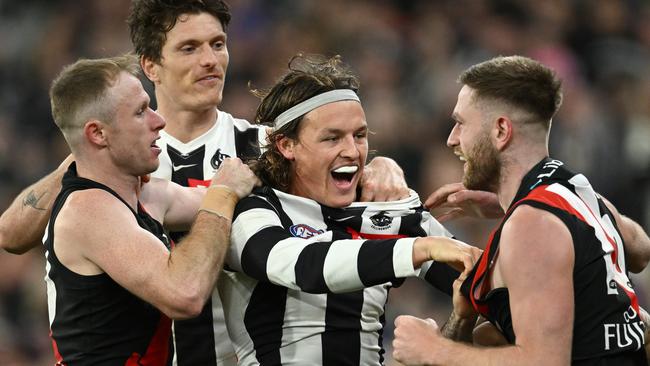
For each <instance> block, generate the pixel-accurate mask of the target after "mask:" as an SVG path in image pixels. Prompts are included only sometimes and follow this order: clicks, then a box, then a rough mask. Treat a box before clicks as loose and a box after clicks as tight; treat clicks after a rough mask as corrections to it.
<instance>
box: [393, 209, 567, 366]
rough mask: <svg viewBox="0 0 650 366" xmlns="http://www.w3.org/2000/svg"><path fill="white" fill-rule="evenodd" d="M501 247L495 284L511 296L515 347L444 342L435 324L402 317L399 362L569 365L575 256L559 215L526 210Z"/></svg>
mask: <svg viewBox="0 0 650 366" xmlns="http://www.w3.org/2000/svg"><path fill="white" fill-rule="evenodd" d="M533 223H534V224H533ZM500 248H501V249H500V254H499V257H498V259H497V267H498V268H497V269H496V271H498V273H497V274H495V277H498V278H496V279H495V283H494V284H493V285H496V286H505V287H507V288H508V290H509V292H510V299H511V303H510V308H511V310H512V321H513V327H514V331H515V334H517V343H516V344H515V345H511V346H505V347H498V348H477V347H473V346H470V345H467V344H464V343H458V342H454V341H452V340H449V339H447V338H445V337H443V336H442V334H441V332H440V329H439V328H438V326H437V324H436V323H435V322H434V321H432V320H428V321H424V320H421V319H417V318H413V317H399V318H398V319H397V320H396V322H395V324H396V329H395V340H394V341H393V347H394V351H393V356H394V357H395V358H396V359H397V360H398V361H400V362H402V363H403V364H405V365H434V364H436V365H437V364H442V365H506V366H507V365H568V364H569V363H570V362H571V361H570V360H571V358H570V357H571V336H572V327H573V316H572V314H573V284H572V271H573V256H574V254H573V246H572V242H571V236H570V234H569V231H568V229H567V228H566V227H565V226H564V225H563V224H562V223H561V221H560V220H559V219H557V218H556V217H555V216H553V215H551V214H549V213H545V212H542V211H540V210H537V209H534V208H532V207H527V206H522V207H519V208H517V210H516V211H515V212H514V213H513V214H512V216H511V217H510V219H509V220H508V224H506V225H505V226H504V229H503V231H502V237H501V245H500ZM549 253H552V255H549ZM496 271H495V273H496Z"/></svg>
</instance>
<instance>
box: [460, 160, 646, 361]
mask: <svg viewBox="0 0 650 366" xmlns="http://www.w3.org/2000/svg"><path fill="white" fill-rule="evenodd" d="M519 205H530V206H533V207H535V208H538V209H540V210H545V211H548V212H550V213H552V214H553V215H555V216H557V217H558V218H559V219H560V220H562V222H563V223H564V224H565V225H566V227H567V228H568V229H569V231H570V233H571V236H572V238H573V246H574V252H575V263H574V269H573V286H574V298H575V310H574V311H575V314H574V315H575V318H574V325H573V345H572V352H571V354H572V363H573V364H574V365H583V364H584V365H617V366H624V365H647V361H646V360H645V352H644V350H643V343H644V329H645V325H644V324H643V322H642V321H641V319H640V318H639V304H638V301H637V297H636V294H635V293H634V290H633V287H632V283H631V281H630V280H629V278H628V276H627V271H626V269H625V253H624V252H623V240H622V239H621V235H620V232H619V230H618V228H617V226H616V222H615V221H614V219H613V216H612V214H611V212H610V211H609V210H608V209H607V207H606V206H605V204H604V203H603V201H602V200H601V199H600V198H599V197H598V195H597V194H596V193H595V192H594V191H593V189H592V188H591V185H590V184H589V182H588V181H587V179H586V178H585V177H584V176H583V175H581V174H577V175H576V174H574V173H572V172H570V171H569V170H567V169H566V168H565V167H564V164H563V163H562V162H561V161H558V160H552V159H549V158H546V159H544V160H542V161H541V162H540V163H538V164H537V165H536V166H535V167H534V168H533V169H532V170H531V171H530V172H528V173H527V174H526V176H524V178H523V180H522V184H521V186H520V187H519V191H518V192H517V195H516V196H515V198H514V200H513V203H512V204H511V206H510V208H509V209H508V211H507V212H506V215H505V217H504V218H503V220H502V222H501V224H500V225H499V227H498V228H497V229H496V230H495V231H494V232H493V233H492V235H491V236H490V239H489V242H488V246H487V247H486V249H485V252H484V253H483V255H482V257H481V258H480V260H479V262H478V263H477V265H476V266H475V267H474V269H473V271H472V272H471V273H470V275H469V277H468V278H467V280H466V281H465V282H464V283H463V286H462V291H463V293H464V294H465V296H466V297H467V298H468V299H471V301H472V303H473V305H474V307H475V308H476V310H477V311H479V312H480V313H481V314H482V315H483V316H485V317H486V318H487V319H488V320H490V322H492V323H493V324H495V325H496V326H497V327H498V328H499V329H500V330H501V332H502V333H503V334H504V335H505V337H506V339H507V340H508V341H509V342H510V343H514V342H515V337H516V335H515V334H514V332H513V328H512V319H511V312H510V308H509V294H508V290H507V289H506V288H497V289H492V290H490V291H488V292H486V291H485V290H483V287H482V284H483V283H488V281H489V279H488V276H489V272H490V266H491V263H492V260H493V259H494V258H495V255H496V253H497V252H498V248H499V240H500V235H501V230H502V229H503V225H504V224H505V222H506V221H507V220H508V218H509V217H510V215H511V214H512V212H513V211H514V210H515V209H516V208H517V207H518V206H519ZM531 225H534V223H531Z"/></svg>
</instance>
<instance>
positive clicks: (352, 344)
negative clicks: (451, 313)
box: [218, 187, 458, 366]
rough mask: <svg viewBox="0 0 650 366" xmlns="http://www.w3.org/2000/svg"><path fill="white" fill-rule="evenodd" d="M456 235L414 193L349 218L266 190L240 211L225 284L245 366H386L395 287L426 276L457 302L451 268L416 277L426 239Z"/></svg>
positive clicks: (359, 208) (231, 327)
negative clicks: (416, 245) (419, 245)
mask: <svg viewBox="0 0 650 366" xmlns="http://www.w3.org/2000/svg"><path fill="white" fill-rule="evenodd" d="M428 235H437V236H451V235H450V234H449V233H448V232H447V230H445V228H444V227H443V226H442V225H440V223H438V222H437V221H436V220H435V219H433V217H431V215H430V214H429V213H428V212H427V211H426V210H424V209H423V208H422V204H421V202H420V200H419V197H418V196H417V194H415V192H412V194H411V196H410V197H409V198H407V199H404V200H401V201H396V202H377V203H354V204H352V205H351V206H349V207H347V208H343V209H334V208H330V207H326V206H322V205H320V204H319V203H317V202H316V201H313V200H311V199H307V198H303V197H298V196H294V195H290V194H286V193H283V192H280V191H277V190H274V189H271V188H269V187H263V188H260V189H257V190H255V191H254V193H253V194H252V195H251V196H249V197H247V198H244V199H243V200H241V201H240V202H239V204H238V205H237V209H236V211H235V218H234V221H233V225H232V234H231V247H230V249H229V253H228V257H227V259H226V265H227V270H226V271H225V272H226V273H225V275H224V276H222V277H221V278H220V279H219V281H218V287H219V291H220V293H221V298H222V300H223V301H224V303H223V305H224V310H225V314H226V322H227V325H228V332H229V334H230V337H231V340H232V341H233V344H234V346H235V350H236V352H237V356H238V359H239V365H242V366H248V365H265V366H266V365H337V366H341V365H355V366H358V365H381V364H383V354H384V350H383V346H382V332H383V327H384V306H385V304H386V301H387V297H388V291H389V289H390V288H391V287H394V286H396V285H399V284H401V282H402V281H403V278H405V277H408V276H418V275H419V276H420V277H421V278H424V279H426V280H428V281H429V282H432V283H433V284H434V286H436V287H437V288H439V289H440V290H442V291H444V292H446V293H447V294H451V291H452V288H451V286H452V283H453V281H454V279H455V278H456V277H457V275H458V273H457V272H455V271H454V270H452V269H451V268H450V267H448V266H447V265H445V264H440V263H432V262H427V263H425V264H424V265H423V266H422V267H421V268H420V269H414V268H413V262H412V247H413V242H414V241H415V237H418V236H428Z"/></svg>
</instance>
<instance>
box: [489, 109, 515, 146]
mask: <svg viewBox="0 0 650 366" xmlns="http://www.w3.org/2000/svg"><path fill="white" fill-rule="evenodd" d="M512 134H513V123H512V120H511V119H510V118H508V117H506V116H499V118H497V119H496V121H495V125H494V129H493V130H492V137H493V139H494V142H495V147H496V148H497V150H499V151H503V149H505V148H506V147H507V146H508V144H509V143H510V141H511V140H512Z"/></svg>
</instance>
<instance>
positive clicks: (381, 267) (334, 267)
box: [227, 196, 480, 293]
mask: <svg viewBox="0 0 650 366" xmlns="http://www.w3.org/2000/svg"><path fill="white" fill-rule="evenodd" d="M237 211H238V212H239V213H238V214H237V215H236V217H235V219H234V221H233V229H232V236H231V240H232V247H231V248H230V251H229V254H228V259H227V261H228V265H229V266H230V268H232V269H234V270H237V271H242V272H244V273H246V274H247V275H249V276H251V277H253V278H255V279H257V280H258V281H267V282H271V283H273V284H276V285H279V286H284V287H288V288H291V289H295V290H300V291H305V292H309V293H328V292H333V293H343V292H350V291H356V290H359V289H362V288H364V287H368V286H373V285H377V284H381V283H385V282H390V281H392V280H394V279H396V278H404V277H408V276H415V274H416V273H417V271H416V268H418V267H420V266H422V264H423V263H424V262H426V261H429V260H431V259H434V260H436V261H439V262H445V263H449V264H450V265H453V266H456V268H457V269H459V270H463V269H464V268H471V267H472V266H473V265H474V262H475V260H476V258H477V257H478V256H479V255H480V251H479V250H478V249H477V248H474V247H471V246H469V245H467V244H464V243H461V242H458V241H456V240H453V239H450V238H444V237H421V238H401V239H384V240H364V239H345V238H340V235H338V233H334V232H332V231H327V232H320V233H319V231H317V230H316V229H314V228H311V227H307V226H306V225H294V229H295V230H296V232H297V233H298V231H300V233H303V234H316V235H314V236H311V237H309V238H301V237H294V236H292V235H291V234H290V233H289V232H288V231H287V230H286V229H285V228H284V227H283V226H282V222H281V219H280V218H279V217H278V214H277V212H276V210H275V209H274V207H273V206H272V205H271V204H270V203H268V202H267V201H266V200H265V199H264V198H263V197H261V196H259V197H255V196H253V197H247V198H245V199H244V200H242V201H241V202H240V204H239V205H238V208H237ZM300 233H298V234H300ZM298 234H297V235H298ZM304 236H305V237H306V236H308V235H304Z"/></svg>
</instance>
